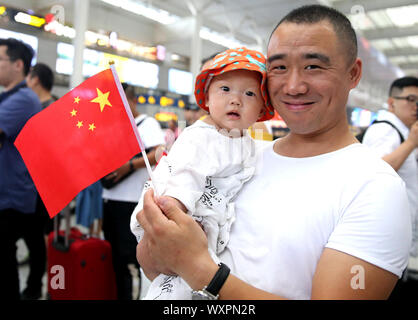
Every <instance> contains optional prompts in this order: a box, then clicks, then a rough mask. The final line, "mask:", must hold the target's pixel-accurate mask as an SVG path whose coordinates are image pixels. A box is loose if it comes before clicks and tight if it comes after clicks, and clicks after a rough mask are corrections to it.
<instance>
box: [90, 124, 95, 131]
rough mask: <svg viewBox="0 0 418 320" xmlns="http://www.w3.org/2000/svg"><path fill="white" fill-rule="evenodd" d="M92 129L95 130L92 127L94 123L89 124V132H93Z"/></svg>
mask: <svg viewBox="0 0 418 320" xmlns="http://www.w3.org/2000/svg"><path fill="white" fill-rule="evenodd" d="M94 129H96V126H95V125H94V123H92V124H89V130H91V131H94Z"/></svg>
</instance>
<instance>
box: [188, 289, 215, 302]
mask: <svg viewBox="0 0 418 320" xmlns="http://www.w3.org/2000/svg"><path fill="white" fill-rule="evenodd" d="M216 299H217V297H215V296H214V295H212V294H210V293H209V292H207V291H206V290H199V291H193V292H192V300H216Z"/></svg>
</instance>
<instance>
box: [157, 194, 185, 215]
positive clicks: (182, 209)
mask: <svg viewBox="0 0 418 320" xmlns="http://www.w3.org/2000/svg"><path fill="white" fill-rule="evenodd" d="M167 198H170V199H173V200H174V202H175V203H176V207H178V208H179V209H180V210H181V211H183V212H184V213H187V211H188V210H187V208H186V206H185V205H184V204H183V203H181V201H179V200H177V199H176V198H173V197H168V196H167ZM154 201H155V202H156V203H157V204H158V201H157V197H155V198H154ZM160 209H161V208H160ZM163 213H164V212H163Z"/></svg>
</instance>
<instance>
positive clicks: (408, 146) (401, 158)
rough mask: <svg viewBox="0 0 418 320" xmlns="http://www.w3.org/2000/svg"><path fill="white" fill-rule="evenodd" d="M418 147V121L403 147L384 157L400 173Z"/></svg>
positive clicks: (402, 144)
mask: <svg viewBox="0 0 418 320" xmlns="http://www.w3.org/2000/svg"><path fill="white" fill-rule="evenodd" d="M417 147H418V121H416V122H415V123H414V124H413V125H412V127H411V129H410V131H409V136H408V139H406V140H405V141H404V142H403V143H401V145H400V146H399V147H398V148H396V149H395V150H394V151H393V152H391V153H389V154H387V155H385V156H383V157H382V159H383V160H385V161H386V162H387V163H389V164H390V165H391V166H392V168H393V169H394V170H395V171H398V170H399V168H400V167H401V166H402V164H403V163H404V162H405V160H406V158H408V156H409V155H410V154H411V152H412V151H413V150H414V149H415V148H417Z"/></svg>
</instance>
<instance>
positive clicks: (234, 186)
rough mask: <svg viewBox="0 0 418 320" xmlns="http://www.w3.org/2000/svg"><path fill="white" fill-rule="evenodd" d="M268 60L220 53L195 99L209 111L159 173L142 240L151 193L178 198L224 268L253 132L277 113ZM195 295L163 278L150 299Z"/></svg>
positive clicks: (248, 172) (243, 52)
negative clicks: (269, 83) (222, 255)
mask: <svg viewBox="0 0 418 320" xmlns="http://www.w3.org/2000/svg"><path fill="white" fill-rule="evenodd" d="M265 61H266V60H265V57H264V55H263V54H262V53H260V52H258V51H254V50H249V49H247V48H238V49H230V50H227V51H225V52H223V53H220V54H218V55H217V56H216V57H215V58H214V59H213V61H212V64H211V65H209V67H207V68H206V69H204V70H202V71H201V72H200V74H199V75H198V76H197V78H196V85H195V97H196V102H197V104H198V105H199V107H200V108H202V109H204V110H206V111H208V112H209V115H208V116H207V117H206V118H204V119H203V120H198V121H196V122H195V123H194V124H193V125H192V126H190V127H187V128H186V129H184V131H183V132H182V133H181V134H180V136H179V137H178V139H177V140H176V142H175V143H174V145H173V146H172V148H171V150H170V152H169V153H168V155H167V156H164V157H163V158H161V160H160V162H159V164H158V166H157V167H156V169H155V170H154V171H153V181H152V182H151V181H148V182H147V183H146V184H145V186H144V191H143V194H142V196H141V198H140V200H139V203H138V205H137V207H136V208H135V210H134V212H133V214H132V217H131V230H132V232H133V233H134V234H135V236H136V237H137V240H138V241H140V240H141V238H142V236H143V229H142V228H141V226H140V225H139V224H138V222H137V220H136V214H137V213H138V212H139V211H141V210H142V209H143V196H144V193H145V192H146V191H147V190H148V189H149V188H155V190H156V191H157V194H158V195H160V196H161V195H164V196H170V197H172V198H174V199H176V200H177V202H178V205H179V207H180V208H182V210H183V211H185V212H188V214H190V215H192V216H193V217H194V219H195V220H196V221H198V222H199V223H200V224H201V225H202V227H203V229H204V231H205V233H206V235H207V238H208V247H209V252H210V254H211V256H212V258H213V259H214V261H215V262H216V263H219V262H220V260H219V258H218V256H217V255H219V253H221V252H222V251H223V250H224V249H225V247H226V245H227V243H228V240H229V232H230V228H231V225H232V223H233V221H234V219H235V210H234V202H233V201H234V199H235V197H236V195H237V193H238V192H239V191H240V190H241V188H242V186H243V184H244V183H245V182H247V181H248V180H249V179H251V177H252V176H253V175H254V172H255V154H254V151H255V146H254V141H253V140H252V139H251V137H250V136H249V135H248V134H247V129H248V127H250V126H251V125H252V124H254V123H255V122H256V121H265V120H268V119H271V118H272V117H273V115H274V110H273V109H272V107H271V104H270V102H269V98H268V95H267V91H266V68H265ZM191 296H192V290H191V288H190V287H189V286H188V285H187V283H186V282H185V281H184V280H182V279H181V278H180V277H176V276H167V275H163V274H160V275H159V276H157V277H156V278H155V279H154V280H153V281H152V283H151V285H150V288H149V291H148V293H147V295H146V297H145V299H162V300H172V299H183V300H184V299H191Z"/></svg>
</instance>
